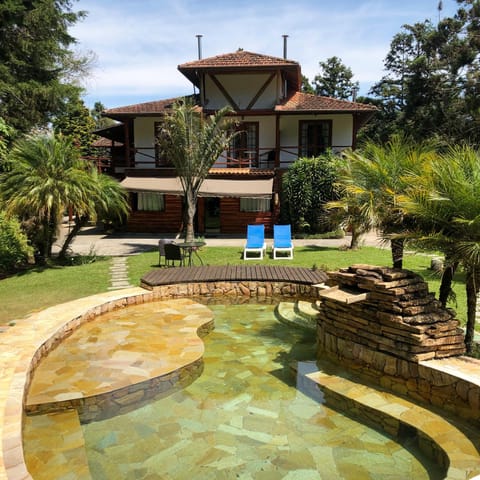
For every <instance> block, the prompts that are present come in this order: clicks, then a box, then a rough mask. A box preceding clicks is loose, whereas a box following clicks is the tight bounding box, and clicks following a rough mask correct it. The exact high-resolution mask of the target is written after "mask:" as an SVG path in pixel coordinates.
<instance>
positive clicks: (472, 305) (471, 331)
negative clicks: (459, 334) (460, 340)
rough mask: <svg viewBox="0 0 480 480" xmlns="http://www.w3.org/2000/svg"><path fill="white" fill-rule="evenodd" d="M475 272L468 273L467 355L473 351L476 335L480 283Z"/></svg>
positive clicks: (466, 284) (466, 287) (466, 286)
mask: <svg viewBox="0 0 480 480" xmlns="http://www.w3.org/2000/svg"><path fill="white" fill-rule="evenodd" d="M477 280H478V279H477V278H476V275H475V271H473V272H472V271H471V270H468V271H467V272H466V279H465V290H466V292H467V324H466V328H465V346H466V348H467V353H469V354H470V353H472V351H473V337H474V335H475V320H476V310H477V294H478V285H477V284H478V282H477Z"/></svg>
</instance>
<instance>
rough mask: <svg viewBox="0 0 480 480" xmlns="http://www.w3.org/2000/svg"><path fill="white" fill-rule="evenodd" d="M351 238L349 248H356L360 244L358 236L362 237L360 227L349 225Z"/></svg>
mask: <svg viewBox="0 0 480 480" xmlns="http://www.w3.org/2000/svg"><path fill="white" fill-rule="evenodd" d="M351 233H352V239H351V240H350V250H358V247H359V246H360V238H361V237H362V229H361V228H358V227H356V226H355V225H354V224H352V225H351Z"/></svg>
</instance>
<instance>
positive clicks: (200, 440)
mask: <svg viewBox="0 0 480 480" xmlns="http://www.w3.org/2000/svg"><path fill="white" fill-rule="evenodd" d="M187 307H188V303H185V301H184V303H178V302H177V301H173V302H165V303H163V304H162V305H161V306H160V305H159V306H158V308H157V306H155V307H153V308H154V310H155V311H156V312H157V313H158V314H159V316H160V317H163V316H164V315H163V314H162V312H165V318H166V319H167V321H166V322H165V324H163V327H162V328H164V329H167V328H171V329H172V333H173V331H174V330H175V327H178V323H177V321H179V320H180V319H181V314H180V310H182V309H186V308H187ZM201 307H202V306H201ZM239 307H242V306H239ZM148 308H150V309H151V308H152V305H149V304H145V305H144V306H143V305H141V306H136V307H132V311H133V314H134V315H137V314H138V315H139V316H140V315H141V314H142V311H144V310H147V309H148ZM192 308H193V307H192ZM213 308H214V311H215V315H216V330H215V331H214V332H212V333H211V334H210V335H209V336H208V337H206V339H205V341H206V348H207V349H206V354H205V373H204V375H202V377H200V378H199V379H198V380H197V381H196V382H194V383H193V384H192V385H190V386H189V387H187V388H186V389H185V390H184V391H181V392H176V393H175V394H173V395H171V396H170V397H167V398H165V399H163V400H161V401H160V402H156V403H153V404H149V405H147V406H144V407H141V408H139V409H138V410H136V411H134V412H132V414H129V415H122V416H119V417H114V418H111V419H108V420H105V421H102V422H93V423H91V424H87V425H84V426H83V427H82V428H83V434H82V435H81V436H80V434H79V428H80V427H79V423H78V420H75V413H74V412H71V413H63V414H61V415H48V416H43V417H42V416H39V417H29V418H28V421H27V425H26V429H25V446H26V458H27V461H28V466H29V468H30V470H31V471H32V470H35V471H32V473H33V478H38V479H44V478H48V479H51V478H55V479H58V480H70V479H73V478H78V479H81V480H84V479H87V478H89V477H88V473H87V472H86V471H85V469H84V468H80V467H79V468H77V464H78V462H80V463H81V462H82V459H84V460H85V457H84V456H82V455H80V456H76V452H77V451H78V449H79V448H80V449H81V448H82V445H81V444H80V442H81V439H83V438H85V442H86V444H87V450H88V451H89V454H88V456H89V463H90V466H89V468H90V474H91V478H94V479H117V478H122V479H123V478H125V479H128V478H132V479H133V478H135V479H154V478H162V479H163V478H165V479H169V478H172V479H183V478H185V479H186V478H202V479H209V478H212V479H215V480H216V479H222V478H225V479H226V478H228V479H230V478H244V479H247V478H252V479H259V480H260V479H262V480H263V479H276V478H287V479H296V478H299V479H302V480H304V479H305V480H308V479H310V478H312V479H317V478H326V479H328V478H332V479H333V478H355V480H356V479H366V480H370V479H373V478H375V479H389V480H393V479H402V480H403V479H404V478H415V479H421V478H429V473H427V472H426V470H425V467H424V466H423V465H422V464H421V462H419V461H418V460H417V459H416V458H415V457H414V456H412V455H411V454H409V453H408V452H406V451H405V450H404V449H402V448H401V447H400V446H399V445H398V444H397V443H396V442H394V441H393V440H391V439H388V438H386V437H384V436H383V435H382V434H380V433H378V432H376V431H374V430H371V429H369V428H367V427H364V426H363V425H361V424H359V423H356V422H352V421H351V420H349V419H347V418H345V417H344V416H342V415H340V414H336V413H335V412H332V411H330V408H329V407H327V406H324V405H319V403H318V401H317V400H318V398H317V399H315V398H311V397H312V396H315V395H316V396H317V397H318V395H319V392H318V391H317V390H314V391H310V392H307V394H305V393H302V392H299V391H297V390H295V388H291V387H292V385H291V384H292V383H293V384H294V383H295V372H294V369H292V368H290V363H292V364H293V362H298V361H300V362H301V363H302V360H306V359H308V358H310V359H311V358H312V355H313V352H314V349H313V341H314V339H313V338H310V339H309V340H308V341H306V339H305V337H304V336H305V333H303V334H301V335H300V336H295V335H292V334H291V333H289V329H288V327H286V326H284V325H280V324H278V326H272V324H271V323H268V322H267V320H266V317H270V318H271V316H272V309H273V307H272V306H270V305H263V306H262V305H260V306H259V305H257V306H251V308H253V309H252V310H250V313H248V314H247V317H246V318H244V320H243V321H241V322H240V323H235V324H234V323H233V322H232V323H230V322H229V321H228V317H226V315H232V313H229V314H227V313H226V311H225V312H224V311H223V308H222V307H221V306H217V307H213ZM120 313H121V312H120ZM243 315H245V314H244V313H243ZM107 317H109V318H111V319H112V320H111V321H108V322H106V326H105V328H106V329H107V330H106V331H105V332H104V333H106V332H110V330H108V329H110V328H111V326H112V325H115V324H116V325H117V327H118V328H119V329H120V331H121V332H123V333H122V334H119V335H115V334H113V332H110V334H108V335H106V336H105V339H104V340H103V341H104V342H107V343H111V344H112V345H111V346H107V345H106V344H103V343H101V344H100V345H99V346H98V349H94V351H93V353H95V352H96V351H97V352H101V356H103V355H106V356H107V352H109V355H112V351H113V353H114V352H115V351H116V350H115V347H114V345H116V344H118V343H120V344H122V350H123V351H125V359H127V360H128V361H126V363H124V364H123V369H124V370H125V372H124V373H125V376H126V377H127V378H133V379H135V378H137V375H136V374H135V375H133V377H130V376H131V371H130V369H131V368H133V366H134V364H135V362H138V361H139V358H138V357H135V355H134V354H132V350H134V348H133V347H129V348H126V344H125V339H126V338H127V337H129V335H126V333H125V331H124V329H125V328H127V325H130V327H132V324H134V323H135V321H134V319H133V318H132V319H131V321H126V319H125V318H124V317H121V316H119V315H118V314H117V312H113V313H111V314H107ZM152 323H153V322H152ZM109 325H110V326H109ZM84 327H87V328H88V330H87V331H86V332H84V334H85V335H84V337H85V338H86V339H87V340H88V339H89V341H90V342H91V345H90V346H92V345H97V343H98V342H99V338H98V337H99V336H100V333H101V332H100V331H99V330H98V328H99V326H95V325H93V324H88V325H84ZM84 327H82V328H84ZM149 328H153V326H151V325H150V326H149ZM134 330H135V328H134ZM140 330H141V329H140ZM180 330H182V329H180ZM147 331H148V332H149V334H148V336H147V338H144V341H143V342H140V343H141V344H142V346H141V348H140V350H143V351H146V352H144V353H158V352H159V351H160V352H161V350H158V348H159V345H158V338H157V337H158V335H159V333H158V332H157V333H156V334H155V333H154V332H153V331H151V330H147ZM282 332H283V333H282ZM290 332H291V330H290ZM163 334H165V335H166V337H168V338H169V340H168V342H167V343H168V355H169V356H172V357H182V356H184V355H185V354H186V352H188V350H189V343H188V342H186V343H185V342H183V344H182V343H180V342H178V344H177V342H176V341H175V340H174V337H172V336H170V334H168V333H166V330H164V332H163ZM278 335H280V336H282V335H283V337H284V338H283V339H281V341H280V340H279V338H278ZM307 335H308V334H307ZM309 335H311V333H310V334H309ZM258 336H262V337H264V344H263V345H261V346H259V344H258V343H256V340H255V337H258ZM214 337H216V339H215V338H214ZM71 339H72V342H66V343H65V347H68V348H72V349H73V350H72V352H71V355H72V358H73V359H75V358H76V357H77V356H79V355H83V354H85V344H84V345H83V347H82V346H78V345H77V344H78V341H75V337H73V336H72V337H71ZM150 340H152V345H153V346H152V349H153V352H150V351H149V348H148V347H147V346H145V345H143V344H149V343H150ZM213 341H215V342H217V343H218V345H217V346H216V347H215V348H213V347H212V348H210V346H211V343H212V342H213ZM289 342H290V345H291V346H293V347H292V350H295V351H294V352H292V351H290V350H291V348H286V347H285V345H288V344H289ZM175 345H176V346H175ZM192 345H193V344H192ZM61 353H62V355H63V358H69V355H70V353H68V352H67V351H63V352H61ZM147 357H148V355H147ZM162 358H163V359H165V353H164V352H163V353H162ZM130 361H131V362H132V363H131V365H130V366H127V363H129V362H130ZM63 363H64V365H63V367H64V368H66V367H65V362H63ZM68 363H70V362H68ZM147 364H148V363H144V364H142V365H143V366H145V365H147ZM154 364H155V361H154V360H153V363H152V365H154ZM72 365H75V368H73V370H72V371H71V373H72V374H73V377H74V378H76V375H75V372H76V370H78V371H82V366H81V365H80V364H78V363H77V364H75V362H74V361H72ZM304 365H307V367H308V362H307V363H306V364H304ZM44 368H45V375H50V376H49V377H48V378H50V381H54V379H55V378H56V376H55V373H54V372H55V370H57V369H60V370H62V366H61V365H60V364H58V365H57V364H56V363H55V361H54V363H53V364H52V366H51V368H49V367H48V361H47V362H45V365H44ZM68 368H70V367H67V370H66V371H68ZM83 368H84V369H86V370H87V371H88V367H87V366H86V365H84V366H83ZM295 368H296V367H295ZM311 368H313V369H315V364H314V363H313V364H310V369H311ZM110 369H111V368H107V369H106V370H108V371H109V372H110ZM50 370H52V372H51V373H49V372H50ZM114 371H116V375H117V376H119V375H120V373H121V369H118V368H116V369H114ZM63 373H64V372H63V371H61V372H60V375H63ZM98 374H99V371H98V370H97V371H96V372H95V375H98ZM42 375H43V374H42ZM105 375H106V376H105V379H109V378H111V377H112V373H108V374H107V373H106V374H105ZM38 376H39V378H41V375H38ZM92 376H93V373H92V372H91V373H90V375H89V378H88V380H89V381H90V380H91V377H92ZM113 376H115V375H113ZM67 377H68V375H67ZM60 378H61V377H60ZM77 380H78V379H77ZM77 380H75V384H77V383H78V382H77ZM116 380H118V379H116ZM227 380H228V382H227ZM88 384H90V383H88ZM58 385H59V382H57V385H56V387H55V389H54V392H55V393H54V395H55V396H58V395H61V394H60V393H59V391H58ZM82 385H83V384H82ZM74 388H77V387H76V386H74ZM310 388H311V385H310ZM349 389H350V392H349V393H350V394H351V395H357V394H358V395H359V396H360V395H363V397H365V396H366V395H365V392H364V391H363V390H362V391H361V390H360V389H358V392H357V391H356V390H355V387H354V386H353V387H352V386H351V385H350V386H349ZM226 390H227V391H226ZM373 398H374V396H372V399H373ZM372 401H373V400H372ZM407 408H408V407H407ZM280 417H285V418H286V420H285V419H283V420H282V421H280ZM52 431H55V432H56V434H55V438H54V439H53V440H52V442H50V441H49V440H47V441H45V439H49V438H51V437H52V435H51V432H52ZM305 441H306V443H305ZM306 445H307V446H306ZM54 450H58V451H59V453H58V455H53V454H52V452H53V451H54ZM72 458H75V459H76V460H75V461H76V462H77V463H73V461H72ZM69 464H71V465H75V469H74V471H75V472H77V473H76V475H77V476H72V471H70V472H69V471H68V470H69V468H68V466H69ZM193 468H197V469H200V471H201V476H198V475H199V474H198V473H197V474H195V473H192V472H193V470H192V469H193ZM319 472H323V474H322V476H319ZM195 475H197V477H195ZM352 475H353V476H352ZM432 478H436V477H435V476H433V477H432ZM437 478H438V477H437Z"/></svg>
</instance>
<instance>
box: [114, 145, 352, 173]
mask: <svg viewBox="0 0 480 480" xmlns="http://www.w3.org/2000/svg"><path fill="white" fill-rule="evenodd" d="M349 146H350V145H335V146H332V147H331V149H332V150H333V151H334V152H335V151H336V152H340V151H341V150H343V149H345V148H348V147H349ZM298 150H299V149H298V145H292V146H290V145H288V146H282V147H280V149H279V152H278V155H279V162H278V165H277V164H276V152H275V147H259V148H257V149H256V150H249V149H245V148H242V149H236V150H233V149H229V150H228V151H225V152H224V153H223V154H222V155H220V157H219V158H218V160H217V161H216V162H215V164H214V166H213V167H214V168H250V169H273V168H275V167H276V166H278V167H279V168H281V169H284V168H288V166H289V165H290V164H291V163H293V162H294V161H295V160H296V159H297V158H298ZM118 160H119V159H118V157H117V159H116V161H114V162H113V163H114V164H115V166H117V167H128V168H144V169H154V168H172V164H171V163H170V162H168V161H167V160H166V159H162V158H160V159H159V158H156V157H155V148H153V147H141V148H140V147H139V148H136V149H132V150H131V156H130V162H128V163H129V164H127V162H126V161H125V159H122V160H121V161H118Z"/></svg>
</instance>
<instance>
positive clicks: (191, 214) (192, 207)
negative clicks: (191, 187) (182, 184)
mask: <svg viewBox="0 0 480 480" xmlns="http://www.w3.org/2000/svg"><path fill="white" fill-rule="evenodd" d="M196 211H197V196H196V195H194V194H193V193H191V192H187V230H186V234H185V241H186V242H193V241H194V239H195V230H194V228H193V220H194V218H195V212H196Z"/></svg>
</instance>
